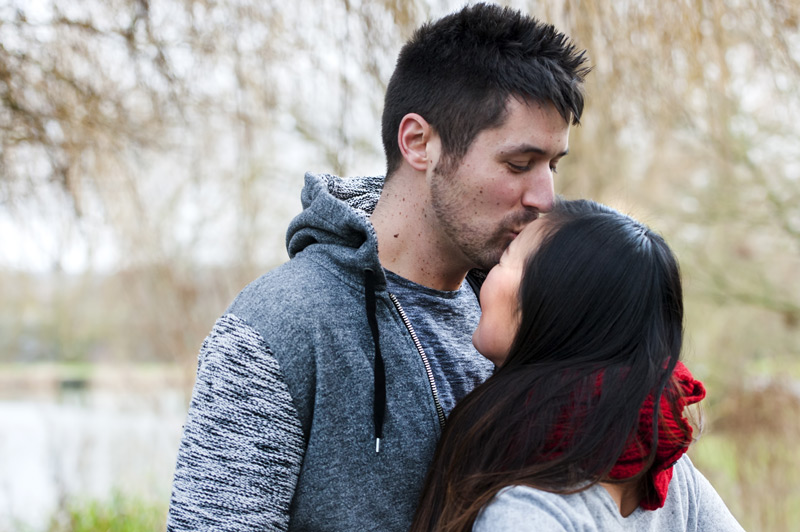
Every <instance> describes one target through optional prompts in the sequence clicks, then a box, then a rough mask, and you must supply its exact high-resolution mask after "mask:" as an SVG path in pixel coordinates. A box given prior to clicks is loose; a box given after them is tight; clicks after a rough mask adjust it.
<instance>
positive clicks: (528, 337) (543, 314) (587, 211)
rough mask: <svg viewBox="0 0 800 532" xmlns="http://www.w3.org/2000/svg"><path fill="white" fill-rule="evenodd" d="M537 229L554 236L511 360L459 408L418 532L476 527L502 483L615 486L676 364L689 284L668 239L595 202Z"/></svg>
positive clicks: (525, 280)
mask: <svg viewBox="0 0 800 532" xmlns="http://www.w3.org/2000/svg"><path fill="white" fill-rule="evenodd" d="M535 223H543V224H545V226H544V229H545V231H546V234H545V236H544V238H543V240H542V242H541V244H540V246H539V248H538V249H537V250H535V251H534V252H533V253H531V255H530V256H529V257H528V259H527V261H526V264H525V268H524V273H523V277H522V281H521V285H520V312H521V322H520V323H521V324H520V327H519V330H518V332H517V335H516V337H515V339H514V341H513V344H512V347H511V350H510V352H509V355H508V358H507V359H506V361H505V363H504V364H503V365H502V366H501V367H500V368H498V370H497V371H496V373H495V374H494V375H493V376H492V377H491V378H490V379H489V380H487V381H486V382H485V383H484V384H482V385H480V386H478V387H477V388H476V389H475V390H474V391H473V392H472V393H471V394H469V395H468V396H467V397H466V398H464V399H463V400H462V401H461V402H460V403H459V404H458V405H457V406H456V408H455V409H454V410H453V412H452V413H451V415H450V418H449V420H448V423H447V427H446V429H445V431H444V434H443V436H442V439H441V440H440V442H439V445H438V447H437V451H436V455H435V458H434V463H433V465H432V467H431V470H430V471H429V474H428V479H427V482H426V486H425V490H424V493H423V496H422V500H421V504H420V507H419V508H418V511H417V515H416V518H415V521H414V524H413V525H412V528H411V530H413V531H421V530H443V531H462V530H471V528H472V524H473V522H474V521H475V518H476V517H477V515H478V512H479V510H480V509H481V508H482V507H483V506H484V505H485V504H487V503H488V502H489V501H490V500H491V499H492V497H494V495H495V494H496V493H497V492H498V491H499V490H500V489H502V488H503V487H505V486H510V485H528V486H533V487H536V488H539V489H544V490H547V491H553V492H557V493H571V492H575V491H579V490H581V489H585V488H587V487H589V486H590V485H592V484H594V483H596V482H598V481H601V480H605V479H607V476H608V474H609V472H610V471H611V468H612V467H613V466H614V464H615V463H616V462H617V459H618V458H619V456H620V455H621V453H622V452H623V450H624V449H625V447H626V444H628V442H629V441H630V440H629V438H630V436H631V435H632V434H633V432H634V431H635V430H636V429H637V428H638V423H639V413H640V408H641V406H642V404H643V403H644V402H645V400H646V399H647V397H648V396H649V395H650V394H651V393H652V394H653V397H654V399H655V405H659V403H660V397H661V394H662V393H664V390H665V387H667V384H668V383H669V382H670V375H671V373H672V370H673V369H674V368H675V365H676V363H677V362H678V358H679V356H680V351H681V341H682V336H683V297H682V290H681V279H680V272H679V269H678V263H677V261H676V260H675V257H674V256H673V254H672V252H671V251H670V249H669V247H668V246H667V244H666V242H665V241H664V239H663V238H662V237H661V236H659V235H658V234H656V233H654V232H653V231H651V230H650V229H649V228H648V227H646V226H645V225H643V224H641V223H639V222H637V221H636V220H634V219H632V218H630V217H628V216H625V215H623V214H621V213H619V212H617V211H615V210H613V209H611V208H609V207H606V206H604V205H600V204H598V203H595V202H592V201H588V200H575V201H566V200H559V201H557V202H556V205H555V207H554V210H553V212H551V213H550V214H548V215H547V217H546V218H544V219H543V220H541V221H539V222H535ZM656 408H657V407H656ZM653 419H654V425H653V436H652V437H653V444H652V449H653V451H655V448H656V438H657V436H658V431H657V426H656V423H657V420H658V413H657V412H656V413H655V415H654V416H653ZM652 458H653V456H652V455H651V457H650V460H651V461H652ZM646 469H647V468H645V470H646Z"/></svg>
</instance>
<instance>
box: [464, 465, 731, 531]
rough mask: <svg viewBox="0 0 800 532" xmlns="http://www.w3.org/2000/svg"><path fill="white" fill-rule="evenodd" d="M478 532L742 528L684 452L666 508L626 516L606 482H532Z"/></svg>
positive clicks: (503, 496) (482, 517)
mask: <svg viewBox="0 0 800 532" xmlns="http://www.w3.org/2000/svg"><path fill="white" fill-rule="evenodd" d="M472 530H473V531H474V532H527V531H529V532H600V531H609V532H616V531H620V532H621V531H631V532H647V531H654V532H737V531H738V532H741V531H742V527H741V526H740V525H739V523H738V522H737V521H736V519H735V518H734V517H733V515H731V513H730V511H729V510H728V508H727V507H726V506H725V503H724V502H722V499H721V498H720V497H719V495H718V494H717V492H716V491H715V490H714V488H713V487H712V486H711V484H710V483H709V482H708V480H706V478H705V477H704V476H703V475H702V474H701V473H700V472H699V471H698V470H697V469H695V467H694V465H693V464H692V462H691V460H689V457H688V456H686V455H684V456H683V457H682V458H681V459H680V460H678V462H677V463H676V464H675V466H674V473H673V476H672V480H671V481H670V484H669V491H668V492H667V499H666V501H665V503H664V507H663V508H660V509H658V510H654V511H648V510H643V509H642V508H637V509H636V510H635V511H634V512H633V513H632V514H631V515H629V516H628V517H622V516H621V515H620V513H619V508H618V507H617V505H616V503H615V502H614V501H613V499H612V498H611V496H610V495H609V493H608V492H607V491H606V490H605V488H603V487H602V486H598V485H595V486H592V487H591V488H589V489H587V490H585V491H581V492H579V493H574V494H571V495H558V494H555V493H548V492H546V491H541V490H537V489H534V488H529V487H527V486H513V487H510V488H506V489H504V490H503V491H501V492H500V493H499V494H498V495H497V496H496V497H495V498H494V499H492V501H491V502H490V503H489V504H488V505H487V506H486V507H485V508H484V509H483V510H482V511H481V513H480V514H479V515H478V519H477V520H476V521H475V525H474V526H473V528H472Z"/></svg>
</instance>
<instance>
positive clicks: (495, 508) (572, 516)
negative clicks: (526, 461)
mask: <svg viewBox="0 0 800 532" xmlns="http://www.w3.org/2000/svg"><path fill="white" fill-rule="evenodd" d="M596 488H599V487H598V486H593V487H592V488H589V489H588V490H586V491H582V492H579V493H574V494H567V495H562V494H558V493H550V492H547V491H543V490H540V489H536V488H532V487H529V486H509V487H507V488H504V489H502V490H501V491H500V492H498V494H497V495H496V496H495V497H494V499H492V500H491V501H490V502H489V504H487V505H486V507H484V508H483V509H482V510H481V512H480V514H478V518H477V520H476V521H475V525H474V527H473V531H477V532H490V531H492V532H494V531H498V532H503V531H512V530H513V531H520V532H524V531H534V530H535V531H544V532H562V531H563V532H590V531H597V530H608V529H609V528H608V527H607V526H604V523H603V521H605V520H604V519H602V518H601V519H598V517H599V516H603V515H611V516H613V514H611V513H610V512H609V511H608V509H609V508H608V504H609V501H608V500H604V499H603V498H602V497H598V493H597V492H596ZM599 489H602V488H599ZM611 529H613V528H611Z"/></svg>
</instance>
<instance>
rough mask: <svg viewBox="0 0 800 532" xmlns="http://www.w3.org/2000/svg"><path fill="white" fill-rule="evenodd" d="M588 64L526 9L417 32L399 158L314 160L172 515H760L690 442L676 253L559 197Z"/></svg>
mask: <svg viewBox="0 0 800 532" xmlns="http://www.w3.org/2000/svg"><path fill="white" fill-rule="evenodd" d="M588 70H589V69H588V67H587V65H586V58H585V54H584V52H582V51H579V50H578V49H577V48H576V47H575V46H574V44H572V43H571V42H570V40H569V39H568V38H567V37H566V36H565V35H563V34H562V33H559V32H558V31H557V30H556V29H555V28H553V26H551V25H548V24H543V23H541V22H539V21H537V20H535V19H533V18H530V17H528V16H526V15H523V14H521V13H520V12H518V11H514V10H511V9H508V8H500V7H497V6H494V5H485V4H477V5H473V6H469V7H466V8H464V9H462V10H461V11H459V12H456V13H453V14H451V15H448V16H446V17H444V18H442V19H440V20H438V21H436V22H433V23H428V24H425V25H423V26H422V27H420V28H419V29H418V30H417V31H416V32H415V34H414V36H413V37H412V38H411V40H410V41H409V42H408V43H406V45H405V46H404V47H403V49H402V50H401V52H400V55H399V58H398V60H397V65H396V68H395V71H394V74H393V75H392V78H391V80H390V82H389V85H388V88H387V92H386V98H385V106H384V111H383V119H382V136H383V145H384V149H385V152H386V161H387V172H386V177H385V178H383V177H375V178H349V179H340V178H337V177H334V176H330V175H312V174H308V175H306V183H305V187H304V189H303V194H302V202H303V208H304V209H303V211H302V213H301V214H299V215H298V216H297V217H296V218H295V219H294V220H293V221H292V223H291V225H290V226H289V230H288V232H287V249H288V251H289V256H290V260H289V261H288V262H287V263H285V264H284V265H282V266H280V267H278V268H276V269H275V270H273V271H270V272H269V273H267V274H265V275H264V276H262V277H261V278H259V279H258V280H256V281H254V282H253V283H251V284H250V285H249V286H248V287H246V288H245V289H244V290H243V291H242V292H241V293H240V294H239V296H238V297H237V298H236V299H235V300H234V301H233V303H232V304H231V305H230V307H229V308H228V310H227V311H226V312H225V313H224V315H223V316H222V317H221V318H220V319H219V320H218V321H217V323H216V324H215V325H214V328H213V330H212V331H211V333H210V334H209V336H208V337H207V338H206V340H205V342H204V343H203V345H202V348H201V351H200V359H199V364H198V372H197V381H196V384H195V388H194V391H193V394H192V400H191V405H190V408H189V413H188V417H187V421H186V424H185V427H184V436H183V440H182V443H181V447H180V450H179V454H178V460H177V467H176V473H175V480H174V485H173V493H172V500H171V503H170V512H169V520H168V524H167V526H168V529H169V530H171V531H179V530H225V531H236V530H353V531H355V530H380V531H394V530H396V531H403V530H408V529H409V528H411V529H412V530H415V531H423V530H446V531H463V530H481V531H492V530H543V531H551V530H552V531H561V530H564V531H568V530H569V531H571V530H576V531H577V530H623V529H627V530H676V531H677V530H681V531H683V530H704V531H705V530H740V529H741V528H740V527H739V525H738V524H737V523H736V521H735V519H734V518H733V517H732V516H731V514H730V512H729V511H728V509H727V508H726V507H725V505H724V503H723V502H722V501H721V500H720V498H719V496H718V495H717V494H716V492H715V491H714V489H713V488H712V487H711V486H710V484H709V483H708V481H707V480H706V479H705V478H704V477H703V476H702V474H700V473H699V472H698V471H697V470H696V469H695V468H694V466H693V465H692V463H691V462H690V461H689V459H688V458H687V457H686V456H685V455H684V453H685V451H686V449H687V448H688V446H689V444H690V442H691V441H692V438H693V430H692V425H691V423H690V422H689V418H688V416H687V413H686V412H685V407H687V406H688V405H690V404H692V403H696V402H698V401H700V400H701V399H702V398H703V396H704V395H705V390H704V388H703V386H702V384H701V383H700V382H698V381H697V380H695V379H694V378H693V377H692V375H691V373H690V372H689V370H688V369H687V368H686V367H685V366H684V365H683V364H682V363H681V362H680V361H679V357H680V351H681V340H682V331H683V301H682V291H681V280H680V274H679V271H678V265H677V262H676V260H675V258H674V256H673V254H672V253H671V251H670V249H669V248H668V246H667V244H666V243H665V242H664V240H663V239H662V238H661V237H660V236H659V235H658V234H656V233H655V232H653V231H652V230H650V229H649V228H648V227H646V226H645V225H643V224H641V223H639V222H637V221H636V220H633V219H631V218H629V217H627V216H625V215H623V214H621V213H619V212H617V211H615V210H613V209H611V208H608V207H605V206H603V205H600V204H597V203H594V202H591V201H588V200H576V201H567V200H564V199H560V198H557V197H556V196H555V195H554V187H553V176H554V174H555V172H556V168H557V166H558V163H559V161H560V160H561V159H562V158H563V157H565V156H566V155H567V153H568V151H569V149H568V135H569V128H570V126H571V125H573V124H577V123H578V121H579V119H580V117H581V114H582V111H583V105H584V104H583V92H582V84H583V80H584V77H585V75H586V74H587V73H588ZM487 272H488V275H487Z"/></svg>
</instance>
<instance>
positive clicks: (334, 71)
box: [0, 0, 800, 531]
mask: <svg viewBox="0 0 800 532" xmlns="http://www.w3.org/2000/svg"><path fill="white" fill-rule="evenodd" d="M504 3H505V4H508V5H511V6H513V7H517V8H521V9H524V10H526V11H527V12H529V13H531V14H533V15H535V16H538V17H540V18H542V19H545V20H547V21H550V22H552V23H554V24H555V25H556V26H557V27H558V28H559V29H561V30H563V31H564V32H566V33H567V34H569V35H571V36H572V37H573V38H574V40H575V41H576V42H577V43H578V44H579V46H581V47H584V48H586V49H587V50H588V53H589V57H590V59H591V63H592V64H593V66H594V70H593V72H592V74H591V75H590V76H589V79H588V82H587V86H586V92H587V106H586V112H585V114H584V116H583V118H582V125H581V126H580V127H577V128H575V129H574V130H573V132H572V134H571V139H570V143H571V148H570V150H571V151H570V156H569V157H567V158H566V159H565V160H564V162H563V163H562V165H560V166H559V174H558V175H557V178H556V181H557V183H556V187H557V190H558V191H559V192H560V193H562V194H564V195H566V196H569V197H579V196H585V197H591V198H594V199H597V200H599V201H602V202H606V203H610V204H612V205H615V206H617V207H619V208H621V209H623V210H626V211H628V212H630V213H631V214H633V215H634V216H636V217H639V218H641V219H642V220H644V221H645V222H647V223H649V224H650V225H652V226H653V227H654V228H656V229H658V230H660V231H661V232H662V233H664V235H665V236H666V237H667V239H668V241H669V242H670V243H671V245H672V246H673V248H674V249H675V250H676V252H677V254H678V256H679V259H680V261H681V264H682V268H683V273H684V277H685V291H686V302H687V324H686V328H687V340H688V341H687V349H686V352H685V358H686V359H687V361H688V363H689V364H690V366H691V367H692V368H694V370H695V372H696V373H697V374H698V375H699V376H700V377H701V378H702V379H703V380H705V381H706V382H707V385H708V388H709V399H708V400H707V401H706V403H707V404H706V407H705V421H706V429H705V430H706V433H707V434H706V435H705V436H704V437H703V438H701V440H700V442H699V443H698V444H697V446H696V448H695V450H694V451H693V453H694V458H695V461H696V462H697V463H698V464H699V466H700V467H701V469H702V470H703V471H704V472H706V474H707V475H708V476H709V477H710V479H711V480H712V482H713V483H714V484H715V486H716V487H717V489H718V490H719V491H720V493H721V494H722V495H723V497H724V498H725V500H726V501H727V503H728V505H729V506H730V507H731V509H732V511H733V512H734V514H735V515H737V517H739V519H740V520H741V521H742V523H743V525H744V526H745V528H747V529H750V530H764V531H778V530H794V529H797V527H798V526H800V485H798V482H797V481H796V479H797V478H800V449H798V445H797V443H796V442H797V441H799V440H800V415H798V414H800V333H799V330H798V328H799V327H800V281H798V273H800V148H798V147H800V125H798V124H800V91H799V89H798V87H800V28H799V26H800V3H799V2H797V1H796V0H675V1H673V2H655V1H638V0H620V1H611V0H582V1H570V0H561V1H528V2H504ZM459 5H460V3H458V2H453V1H444V0H438V1H437V0H427V1H426V0H416V1H400V0H372V1H367V0H318V1H313V2H312V1H310V0H301V1H298V2H272V1H265V0H259V1H255V0H228V1H214V0H162V1H160V2H149V1H148V0H103V1H100V0H82V1H80V2H74V1H67V0H25V1H23V0H11V1H10V2H5V3H4V4H3V5H0V231H2V232H0V234H2V235H4V236H3V237H2V238H3V240H4V241H3V242H2V243H0V293H2V302H0V364H3V365H4V366H3V367H4V368H8V371H13V368H14V367H17V366H19V365H22V364H26V365H30V364H35V363H44V362H47V363H65V362H73V363H83V364H90V365H96V364H115V363H123V362H124V363H158V364H163V365H165V366H170V367H176V366H177V367H180V368H182V371H181V374H182V375H183V378H182V380H181V382H182V386H183V387H184V390H185V392H186V393H187V394H188V393H189V390H190V388H191V384H192V380H193V372H194V368H195V362H196V353H197V349H198V347H199V345H200V343H201V342H202V339H203V338H204V337H205V335H206V334H207V332H208V330H210V327H211V325H212V324H213V322H214V320H215V319H216V318H217V317H218V316H219V314H221V313H222V312H223V311H224V309H225V307H226V306H227V304H228V303H229V302H230V300H231V298H232V297H233V296H234V295H235V294H236V293H237V292H238V290H240V289H241V287H242V286H244V284H246V283H247V282H249V281H250V280H252V279H253V278H255V277H256V276H257V275H259V274H260V273H261V272H263V271H265V270H267V269H269V268H270V267H272V266H274V265H276V264H278V263H280V262H282V261H284V260H285V259H286V253H285V251H284V250H283V235H284V231H285V228H286V225H287V223H288V221H289V219H290V218H291V217H292V216H293V215H294V214H296V213H297V212H298V211H299V209H300V204H299V200H298V193H299V190H300V187H301V186H302V173H303V172H304V171H306V170H311V171H329V172H333V173H337V174H340V175H353V174H364V173H369V174H375V173H382V172H383V159H382V150H381V146H380V135H379V132H380V126H379V124H380V112H381V109H382V98H383V91H384V88H385V84H386V83H387V82H388V79H389V76H390V74H391V71H392V68H393V62H394V58H395V57H396V54H397V52H398V50H399V47H400V46H401V44H402V43H403V42H404V40H405V39H407V38H408V37H409V36H410V34H411V31H412V30H413V28H414V27H416V26H417V25H419V24H420V23H421V22H422V21H424V20H426V19H428V18H431V17H438V16H441V15H443V14H445V13H447V12H449V11H451V10H453V9H455V8H457V7H459Z"/></svg>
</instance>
